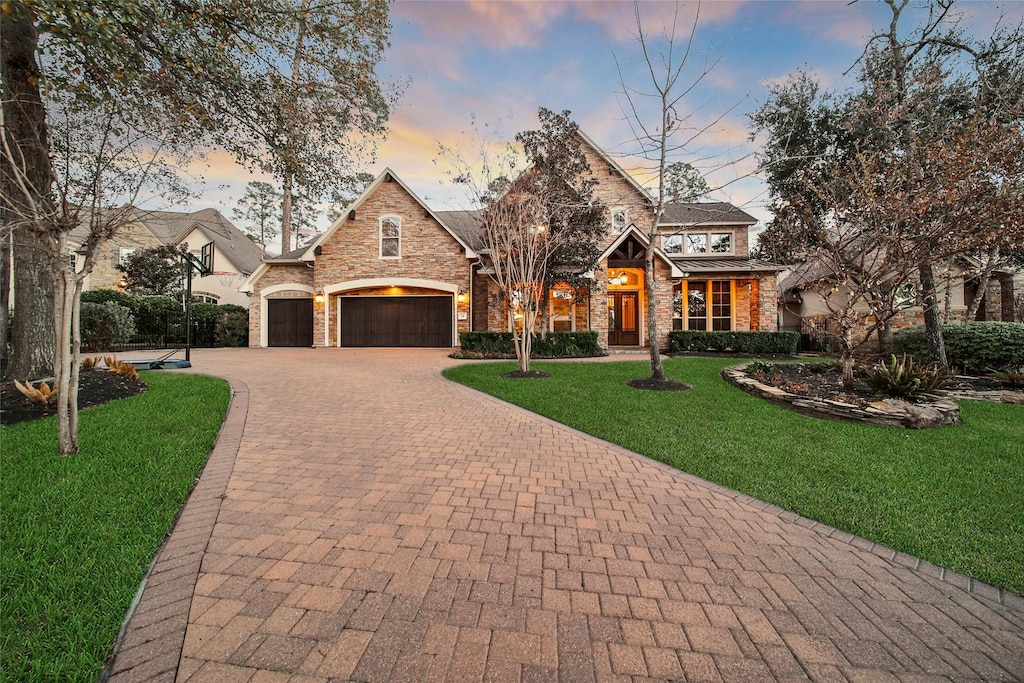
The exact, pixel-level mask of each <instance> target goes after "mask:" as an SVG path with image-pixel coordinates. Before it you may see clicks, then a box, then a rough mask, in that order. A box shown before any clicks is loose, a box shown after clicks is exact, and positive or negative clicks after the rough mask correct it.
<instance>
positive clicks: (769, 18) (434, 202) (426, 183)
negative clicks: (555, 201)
mask: <svg viewBox="0 0 1024 683" xmlns="http://www.w3.org/2000/svg"><path fill="white" fill-rule="evenodd" d="M920 4H923V3H920ZM674 7H675V5H674V3H671V2H659V1H645V2H641V4H640V8H641V15H642V19H643V23H644V30H645V32H647V33H649V34H654V33H657V34H660V33H661V27H662V22H663V21H665V20H668V21H670V20H671V12H672V10H673V8H674ZM696 8H697V5H696V4H689V5H684V6H682V10H681V11H682V16H681V18H680V22H679V31H678V32H679V34H680V35H684V36H685V35H688V34H689V30H690V27H691V25H692V24H693V13H694V11H695V10H696ZM960 12H961V13H962V14H963V15H964V26H965V27H966V28H967V29H968V31H969V32H970V33H972V34H973V35H975V36H988V35H990V34H991V32H992V30H993V27H994V26H995V23H996V21H997V19H998V18H999V16H1000V15H1001V14H1005V15H1006V16H1007V17H1008V18H1012V19H1013V21H1014V22H1017V21H1019V20H1020V18H1021V16H1022V15H1024V3H1022V2H1013V1H1010V2H964V3H963V4H962V5H961V7H960ZM921 16H922V14H921V12H920V11H917V12H916V13H915V14H914V15H912V17H911V18H913V19H915V21H914V22H911V21H907V22H906V23H905V26H906V28H907V29H909V28H910V27H911V26H912V25H914V24H915V23H916V20H918V19H919V18H920V17H921ZM391 19H392V23H393V32H392V37H391V48H390V50H389V52H388V54H387V59H386V61H385V62H384V64H382V65H381V67H380V69H379V74H380V75H381V77H382V79H383V80H385V81H389V82H397V83H402V84H404V90H403V92H402V95H401V98H400V100H399V102H398V104H397V106H396V108H395V109H394V111H393V113H392V116H391V119H390V123H389V129H390V130H389V134H388V137H387V140H385V141H383V142H381V143H379V144H378V146H377V152H376V161H375V162H373V163H372V164H370V165H369V167H368V168H367V169H365V170H369V171H371V172H373V173H377V172H379V171H380V170H382V169H383V168H384V167H390V168H391V169H393V170H394V171H395V172H396V173H397V174H398V175H399V176H400V177H401V178H402V179H403V180H404V181H405V182H406V183H407V184H408V185H410V186H411V187H412V189H413V190H414V191H416V192H417V193H418V194H419V195H420V197H421V198H422V199H424V200H425V201H426V202H427V203H428V204H429V205H430V206H431V207H432V208H437V209H446V208H468V207H467V199H466V197H465V194H464V191H463V190H462V189H461V188H459V187H456V186H453V185H452V184H451V183H450V182H448V179H447V175H446V170H447V169H448V168H449V166H447V165H446V162H445V161H444V160H443V159H440V158H439V154H438V146H439V144H444V145H446V146H448V147H454V148H457V149H461V150H465V151H466V153H467V154H471V153H472V150H473V148H474V143H473V142H472V140H471V138H470V137H469V136H468V131H469V129H470V123H471V120H472V119H473V118H474V117H475V120H476V121H477V122H478V123H481V124H483V123H486V124H488V125H489V126H491V127H496V128H497V129H498V130H500V132H502V133H503V134H504V136H505V137H506V138H508V139H511V138H512V137H513V136H514V134H515V133H516V132H517V131H520V130H526V129H530V128H535V127H537V125H538V123H537V117H536V113H537V108H538V107H542V106H543V107H547V108H549V109H553V110H559V111H560V110H563V109H569V110H571V111H572V115H573V118H574V119H575V120H576V121H577V122H578V123H579V124H580V126H581V127H582V129H583V130H584V131H585V132H586V133H587V134H588V135H589V136H590V137H591V138H592V139H593V140H594V141H595V142H597V143H598V144H599V145H600V146H602V147H603V148H604V149H605V150H606V151H608V152H609V153H610V154H612V155H613V156H614V157H616V159H617V160H618V161H619V163H620V164H621V165H622V166H623V167H625V168H626V169H628V170H631V171H635V173H634V175H635V177H637V179H638V180H639V181H640V182H644V183H646V182H648V181H649V180H650V177H649V176H647V177H645V176H644V173H643V168H644V164H643V162H642V160H640V159H638V158H636V157H635V156H634V154H635V152H636V142H635V138H634V137H633V134H632V133H631V127H630V125H629V123H628V121H627V119H626V115H625V114H624V111H625V108H624V107H625V100H624V98H623V96H622V90H623V86H622V83H621V82H620V76H619V68H618V67H617V66H616V63H617V62H618V63H619V64H620V65H621V70H622V74H623V77H624V79H625V80H626V82H627V83H628V85H629V86H630V87H631V88H634V89H636V90H640V91H649V90H650V88H649V83H650V76H649V75H648V74H646V71H645V68H646V67H645V65H644V63H643V59H642V55H641V53H640V49H639V44H638V43H637V41H636V39H635V33H636V27H635V20H634V17H633V6H632V3H631V2H628V1H621V0H594V1H587V0H577V1H571V2H563V1H552V2H542V1H541V0H473V1H469V2H460V1H455V0H398V1H397V2H394V3H393V4H392V5H391ZM888 20H889V15H888V9H887V7H885V6H884V5H882V4H881V3H880V2H875V1H874V0H860V1H858V2H855V3H852V4H849V3H848V2H847V1H846V0H838V1H822V0H809V1H802V2H796V1H790V0H778V1H758V2H754V1H750V2H742V1H739V0H735V1H711V2H707V1H706V2H704V3H703V4H702V5H700V19H699V23H698V28H697V32H696V39H695V41H694V49H695V51H696V53H695V54H694V55H693V57H692V59H691V62H692V63H693V64H694V65H695V67H702V66H703V64H704V59H705V57H708V58H710V59H712V60H716V59H717V60H720V61H718V63H717V65H716V66H715V67H714V68H713V70H712V71H711V73H710V74H709V75H708V76H707V77H706V78H705V79H704V81H703V82H702V83H701V85H700V86H699V87H698V88H696V89H695V90H694V91H693V92H692V93H691V94H690V95H689V96H688V97H687V98H686V99H685V100H684V102H685V107H686V109H685V110H684V113H686V114H688V115H690V117H691V120H692V121H693V122H694V124H695V125H698V126H700V127H704V126H707V125H708V124H713V125H712V126H711V128H710V129H709V130H708V132H707V133H706V134H705V135H704V136H703V137H702V138H701V140H700V141H699V142H698V144H696V145H694V146H692V149H691V151H690V153H689V154H686V155H681V156H679V157H678V158H677V159H676V160H681V161H688V162H691V163H694V164H695V165H696V166H698V167H699V168H701V169H702V170H704V171H706V172H707V173H708V180H709V182H710V184H711V185H712V187H714V188H717V189H716V192H715V194H714V195H713V196H712V197H711V199H714V200H724V201H731V202H733V203H734V204H736V205H737V206H740V207H742V208H743V209H745V210H746V211H747V212H749V213H750V214H752V215H753V216H755V217H756V218H758V219H759V220H760V221H762V222H764V221H767V220H768V219H770V215H769V214H768V212H767V211H766V210H765V205H766V203H767V195H766V190H765V186H764V184H763V183H762V182H761V181H759V180H758V179H757V178H756V177H755V176H754V175H753V174H754V169H755V165H756V161H755V159H754V157H753V153H754V152H755V151H756V150H757V144H756V142H750V141H749V140H748V136H749V119H748V115H749V113H750V112H751V111H753V110H754V109H755V108H756V107H757V106H758V105H759V103H761V102H763V101H764V99H765V96H766V92H767V91H766V87H767V86H768V85H770V84H771V83H774V82H780V81H783V80H785V79H786V78H787V77H788V76H790V75H791V74H794V73H795V72H797V71H798V70H799V69H804V70H808V71H810V72H812V73H813V74H815V75H816V76H817V77H818V78H819V79H820V81H821V82H822V83H823V84H824V85H825V86H826V87H829V88H833V87H838V86H845V85H849V84H851V83H852V75H850V76H844V75H843V72H844V71H846V70H847V69H850V68H851V67H852V66H853V65H854V63H855V61H856V60H857V58H858V56H859V55H860V53H861V51H862V50H863V47H864V44H865V41H866V38H867V37H868V36H869V35H870V34H871V33H872V32H873V31H874V30H877V29H880V28H882V27H884V26H885V25H886V24H887V23H888ZM690 73H696V72H694V71H691V72H690ZM684 81H685V85H688V84H689V83H691V82H692V81H693V78H692V77H690V78H689V79H686V77H684ZM683 84H684V82H681V85H683ZM642 113H643V114H646V115H650V114H652V113H653V114H656V110H650V109H648V110H646V111H644V112H642ZM716 121H718V122H717V123H714V122H716ZM204 176H205V180H206V189H205V190H204V191H203V195H202V196H201V197H200V198H199V199H198V200H197V201H195V202H193V203H192V204H191V207H192V208H194V209H198V208H203V207H206V206H212V207H215V208H218V209H220V210H221V211H222V212H224V213H225V215H227V216H228V217H229V218H230V217H231V208H232V207H233V206H234V201H235V200H236V199H237V198H239V197H240V196H241V195H242V192H243V190H244V187H245V183H246V182H247V181H248V180H251V179H256V178H257V177H258V176H254V175H251V174H250V173H249V172H248V171H246V170H245V169H242V168H240V167H238V166H236V165H235V164H233V163H232V162H231V160H230V159H227V158H225V157H223V156H221V155H213V156H212V157H211V166H210V168H209V169H207V170H206V171H205V172H204Z"/></svg>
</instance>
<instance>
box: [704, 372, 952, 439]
mask: <svg viewBox="0 0 1024 683" xmlns="http://www.w3.org/2000/svg"><path fill="white" fill-rule="evenodd" d="M722 377H723V378H724V379H725V381H727V382H729V383H730V384H732V385H734V386H736V387H739V388H740V389H742V390H743V391H746V392H747V393H749V394H753V395H754V396H759V397H761V398H764V399H767V400H769V401H771V402H773V403H778V404H780V405H784V406H787V407H789V408H792V409H793V410H796V411H798V412H801V413H805V414H807V415H813V416H815V417H825V418H832V419H836V420H848V421H851V422H867V423H869V424H877V425H884V426H886V427H904V428H909V429H926V428H928V427H941V426H944V425H954V424H960V406H958V405H957V404H956V403H955V402H953V401H947V400H938V401H933V402H930V403H908V402H906V401H901V400H898V399H891V398H889V399H885V400H884V401H872V402H870V403H868V404H867V405H866V406H864V407H861V406H858V405H853V404H852V403H844V402H842V401H833V400H830V399H824V398H817V397H814V396H800V395H798V394H791V393H789V392H787V391H783V390H782V389H779V388H778V387H773V386H770V385H768V384H762V383H761V382H759V381H757V380H756V379H754V378H753V377H751V376H750V375H748V374H747V372H746V365H733V366H730V367H727V368H723V369H722Z"/></svg>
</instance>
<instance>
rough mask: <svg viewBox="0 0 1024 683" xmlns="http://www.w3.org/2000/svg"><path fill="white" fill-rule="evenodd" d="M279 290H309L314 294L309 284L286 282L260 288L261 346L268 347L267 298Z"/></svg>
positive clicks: (310, 293)
mask: <svg viewBox="0 0 1024 683" xmlns="http://www.w3.org/2000/svg"><path fill="white" fill-rule="evenodd" d="M278 292H309V295H310V296H312V295H313V288H312V287H310V286H309V285H300V284H298V283H294V282H293V283H286V284H283V285H271V286H270V287H267V288H266V289H261V290H260V347H261V348H266V347H267V298H268V297H269V295H271V294H277V293H278Z"/></svg>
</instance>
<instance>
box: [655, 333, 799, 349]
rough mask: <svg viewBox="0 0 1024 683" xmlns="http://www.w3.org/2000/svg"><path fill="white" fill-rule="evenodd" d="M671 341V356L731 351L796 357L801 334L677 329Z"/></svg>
mask: <svg viewBox="0 0 1024 683" xmlns="http://www.w3.org/2000/svg"><path fill="white" fill-rule="evenodd" d="M668 339H669V353H685V352H701V351H729V352H733V353H750V354H758V355H760V354H784V355H793V354H794V353H796V346H797V344H798V343H799V341H800V335H799V334H797V333H796V332H732V331H707V330H673V331H672V332H670V333H669V335H668Z"/></svg>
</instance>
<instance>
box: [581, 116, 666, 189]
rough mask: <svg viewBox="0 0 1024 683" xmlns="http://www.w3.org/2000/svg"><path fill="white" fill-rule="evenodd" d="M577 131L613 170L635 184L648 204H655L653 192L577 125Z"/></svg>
mask: <svg viewBox="0 0 1024 683" xmlns="http://www.w3.org/2000/svg"><path fill="white" fill-rule="evenodd" d="M576 131H577V132H578V133H579V135H580V138H581V139H582V140H583V142H585V143H586V144H587V146H589V147H590V148H591V149H592V150H594V152H595V153H596V154H597V155H598V156H599V157H601V158H602V159H603V160H604V161H605V162H606V163H607V164H608V167H609V169H610V170H613V171H615V172H616V173H618V174H619V175H621V176H622V177H623V178H624V179H625V181H626V182H627V183H629V184H630V185H631V186H633V189H635V190H636V191H637V192H638V193H639V194H640V196H641V197H642V198H643V200H644V201H645V202H647V203H648V204H654V198H652V197H651V194H650V193H649V192H648V191H647V190H646V189H645V188H644V186H643V185H641V184H640V183H638V182H637V181H636V179H635V178H633V176H631V175H630V174H628V173H626V170H625V169H624V168H622V166H620V165H619V163H618V162H617V161H615V159H613V158H611V157H610V156H608V153H607V152H605V151H604V150H603V149H601V147H600V146H599V145H598V144H597V143H596V142H594V141H593V140H591V139H590V136H589V135H587V134H586V133H584V132H583V130H582V129H580V128H579V127H577V128H576ZM590 172H591V173H595V174H596V173H597V172H598V169H595V168H592V169H590Z"/></svg>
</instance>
